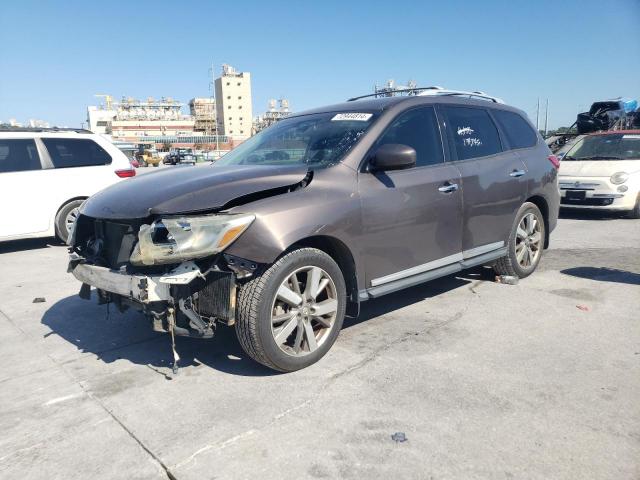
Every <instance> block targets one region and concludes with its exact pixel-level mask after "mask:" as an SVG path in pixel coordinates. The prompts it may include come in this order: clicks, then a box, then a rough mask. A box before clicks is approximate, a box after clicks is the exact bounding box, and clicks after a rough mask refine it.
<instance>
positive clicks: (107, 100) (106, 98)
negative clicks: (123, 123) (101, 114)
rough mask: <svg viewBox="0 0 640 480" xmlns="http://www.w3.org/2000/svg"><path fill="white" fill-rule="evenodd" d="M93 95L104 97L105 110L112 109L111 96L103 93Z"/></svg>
mask: <svg viewBox="0 0 640 480" xmlns="http://www.w3.org/2000/svg"><path fill="white" fill-rule="evenodd" d="M94 97H98V98H104V103H105V107H106V108H107V110H113V97H112V96H111V95H105V94H103V93H98V94H96V95H94Z"/></svg>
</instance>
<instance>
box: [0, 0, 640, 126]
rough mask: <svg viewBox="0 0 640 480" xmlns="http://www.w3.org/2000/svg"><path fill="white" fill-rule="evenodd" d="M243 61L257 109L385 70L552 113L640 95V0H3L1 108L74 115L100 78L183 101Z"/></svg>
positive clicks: (300, 103) (300, 102) (124, 90)
mask: <svg viewBox="0 0 640 480" xmlns="http://www.w3.org/2000/svg"><path fill="white" fill-rule="evenodd" d="M212 63H214V64H215V65H216V69H217V70H218V71H219V68H220V67H219V65H220V64H222V63H229V64H231V65H233V66H235V67H236V68H238V69H240V70H243V71H250V72H251V74H252V80H253V99H254V114H258V113H262V112H263V111H264V110H265V109H266V103H267V100H268V99H269V98H272V97H279V96H285V97H287V98H289V99H290V101H291V105H292V108H293V109H294V110H296V111H300V110H303V109H307V108H311V107H314V106H319V105H323V104H327V103H334V102H338V101H342V100H343V99H345V98H347V97H350V96H353V95H358V94H366V93H370V91H371V89H372V86H373V85H374V83H376V82H377V83H379V84H382V83H383V82H385V81H386V80H387V79H395V80H396V81H397V82H401V83H404V82H406V81H407V80H409V79H414V80H416V81H417V82H418V85H443V86H446V87H449V88H457V89H472V90H483V91H486V92H488V93H491V94H494V95H497V96H500V97H503V98H504V99H505V100H506V101H507V102H508V103H510V104H512V105H515V106H518V107H520V108H522V109H524V110H525V111H527V112H528V113H529V114H530V116H532V117H533V115H534V114H535V104H536V99H537V97H541V98H542V99H543V100H544V99H546V98H547V97H548V98H549V102H550V105H551V108H550V127H556V126H560V125H568V124H570V123H572V122H573V120H574V119H575V114H576V113H577V112H578V110H579V109H586V108H587V107H588V106H589V105H590V104H591V102H593V101H595V100H600V99H606V98H611V97H616V96H629V97H634V98H637V97H640V0H611V1H591V0H585V1H557V2H553V1H484V2H471V1H437V2H412V1H410V0H405V1H404V2H393V1H391V2H390V1H388V0H387V1H380V2H378V1H372V0H369V1H351V2H347V1H328V0H324V1H318V2H311V1H309V2H307V1H295V2H278V1H263V2H252V1H233V2H222V1H215V2H206V1H201V2H198V1H166V2H164V1H133V0H130V1H116V0H114V1H108V2H104V1H100V2H93V1H87V0H82V1H44V0H43V1H41V2H35V1H28V0H26V1H25V0H21V1H9V0H7V1H3V2H2V7H1V8H0V120H4V121H6V120H7V119H9V118H17V119H18V120H19V121H25V120H27V119H28V118H39V119H43V120H47V121H49V122H51V123H53V124H57V125H68V126H79V125H80V122H82V121H84V120H85V118H86V106H87V105H90V104H95V103H96V102H98V100H97V99H94V98H93V95H94V94H96V93H109V94H111V95H113V96H114V97H116V98H120V97H121V96H122V95H127V96H133V97H138V98H146V97H147V96H154V97H156V98H158V97H160V96H172V97H174V98H177V99H179V100H181V101H183V102H186V101H188V100H189V99H190V98H192V97H194V96H207V95H209V90H208V69H209V67H210V65H211V64H212Z"/></svg>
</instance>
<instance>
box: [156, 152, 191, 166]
mask: <svg viewBox="0 0 640 480" xmlns="http://www.w3.org/2000/svg"><path fill="white" fill-rule="evenodd" d="M162 163H164V164H165V165H180V164H194V163H196V156H195V155H194V154H193V152H192V150H191V149H190V148H179V149H177V150H173V151H171V152H169V154H168V155H167V156H165V157H164V159H163V160H162Z"/></svg>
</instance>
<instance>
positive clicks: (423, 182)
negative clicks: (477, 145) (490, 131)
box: [359, 106, 462, 288]
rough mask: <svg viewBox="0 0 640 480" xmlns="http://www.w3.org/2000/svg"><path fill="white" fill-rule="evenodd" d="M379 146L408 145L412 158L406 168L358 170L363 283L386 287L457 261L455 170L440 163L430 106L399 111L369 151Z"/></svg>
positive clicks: (459, 204)
mask: <svg viewBox="0 0 640 480" xmlns="http://www.w3.org/2000/svg"><path fill="white" fill-rule="evenodd" d="M385 144H402V145H408V146H410V147H412V148H414V149H415V150H416V153H417V161H416V166H415V167H413V168H409V169H406V170H396V171H387V172H376V173H369V172H362V173H360V174H359V191H360V197H361V202H362V226H363V230H362V233H363V235H362V245H361V254H362V255H363V259H364V264H365V265H366V278H367V287H380V286H385V285H389V284H391V283H392V282H394V281H397V280H398V281H402V280H403V279H407V278H409V277H411V276H413V275H417V274H421V273H424V272H428V271H430V270H435V269H437V268H439V267H443V266H446V265H449V264H451V263H454V262H456V261H458V260H460V259H461V258H460V249H461V230H462V217H461V213H462V191H461V190H460V188H459V186H460V174H459V172H458V170H457V168H455V167H454V166H453V165H450V164H447V163H445V162H444V154H443V145H442V141H441V134H440V128H439V125H438V121H437V118H436V114H435V111H434V108H433V107H432V106H422V107H417V108H413V109H410V110H407V111H405V112H402V113H400V114H399V115H398V116H397V117H396V119H395V120H394V121H393V122H392V123H391V124H390V125H389V127H387V129H386V130H385V132H383V133H382V135H381V136H380V138H379V139H378V141H377V142H376V144H375V145H374V147H373V148H372V152H373V151H375V149H376V148H378V147H379V146H381V145H385ZM385 288H386V287H385Z"/></svg>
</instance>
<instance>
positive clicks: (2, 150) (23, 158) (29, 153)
mask: <svg viewBox="0 0 640 480" xmlns="http://www.w3.org/2000/svg"><path fill="white" fill-rule="evenodd" d="M41 168H42V167H41V165H40V157H39V156H38V150H37V148H36V144H35V142H34V141H33V140H28V139H24V140H23V139H20V140H17V139H16V140H0V173H5V172H25V171H28V170H40V169H41Z"/></svg>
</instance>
